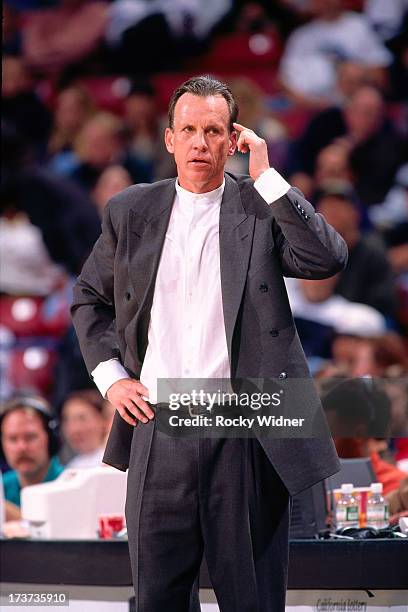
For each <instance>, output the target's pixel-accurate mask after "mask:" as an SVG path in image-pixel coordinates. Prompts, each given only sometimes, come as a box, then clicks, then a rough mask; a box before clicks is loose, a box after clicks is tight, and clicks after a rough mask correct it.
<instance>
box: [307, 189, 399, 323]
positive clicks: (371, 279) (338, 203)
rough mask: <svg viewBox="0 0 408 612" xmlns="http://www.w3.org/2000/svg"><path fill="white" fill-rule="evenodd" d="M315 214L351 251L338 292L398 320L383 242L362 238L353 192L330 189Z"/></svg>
mask: <svg viewBox="0 0 408 612" xmlns="http://www.w3.org/2000/svg"><path fill="white" fill-rule="evenodd" d="M316 210H317V211H318V212H319V213H321V214H322V215H323V216H324V218H325V219H326V221H327V222H328V223H330V225H332V226H333V227H334V229H335V230H336V231H338V232H339V234H340V235H341V236H342V237H343V238H344V240H345V241H346V243H347V246H348V249H349V258H348V262H347V266H346V268H345V269H344V270H343V271H342V272H341V273H340V275H339V277H338V280H337V284H336V287H335V292H336V293H337V294H339V295H341V296H343V297H344V298H346V299H347V300H350V301H352V302H361V303H362V304H367V305H368V306H371V307H372V308H375V309H377V310H378V311H380V312H381V313H382V314H383V315H385V316H389V317H393V316H395V313H396V294H395V281H394V276H393V273H392V269H391V266H390V264H389V262H388V259H387V254H386V251H385V249H384V247H383V246H382V244H381V241H380V240H378V239H377V240H376V239H374V237H370V236H367V235H365V236H363V235H362V234H361V232H360V229H359V227H360V220H361V213H360V210H359V207H358V204H357V203H356V199H355V196H353V191H352V190H350V189H348V190H347V188H345V187H343V186H336V185H333V187H332V188H331V189H330V188H329V187H328V188H327V191H326V192H325V193H323V194H322V195H321V197H320V198H319V199H318V200H317V202H316Z"/></svg>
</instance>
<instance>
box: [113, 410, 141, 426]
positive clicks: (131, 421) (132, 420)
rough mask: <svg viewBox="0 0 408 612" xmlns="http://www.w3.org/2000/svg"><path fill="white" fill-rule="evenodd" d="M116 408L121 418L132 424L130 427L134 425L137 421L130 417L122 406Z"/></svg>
mask: <svg viewBox="0 0 408 612" xmlns="http://www.w3.org/2000/svg"><path fill="white" fill-rule="evenodd" d="M116 410H117V411H118V412H119V414H120V416H121V417H122V419H123V420H124V421H126V423H129V425H132V427H135V425H137V421H136V420H135V419H132V417H131V416H130V415H129V414H128V413H127V412H126V410H125V408H124V406H120V408H117V409H116Z"/></svg>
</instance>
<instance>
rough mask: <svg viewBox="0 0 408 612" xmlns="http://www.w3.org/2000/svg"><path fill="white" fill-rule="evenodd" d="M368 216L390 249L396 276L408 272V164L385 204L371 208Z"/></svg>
mask: <svg viewBox="0 0 408 612" xmlns="http://www.w3.org/2000/svg"><path fill="white" fill-rule="evenodd" d="M368 216H369V218H370V221H371V222H372V223H373V225H374V226H375V227H376V228H377V230H379V231H381V234H382V236H383V238H384V240H385V243H386V245H387V247H388V258H389V260H390V263H391V265H392V267H393V270H394V272H395V273H396V274H401V273H403V272H407V271H408V243H407V236H408V164H404V165H403V166H401V168H400V169H399V170H398V172H397V174H396V176H395V183H394V185H393V186H392V187H391V189H390V191H389V192H388V193H387V195H386V197H385V200H384V202H382V203H381V204H377V205H375V206H370V208H369V210H368Z"/></svg>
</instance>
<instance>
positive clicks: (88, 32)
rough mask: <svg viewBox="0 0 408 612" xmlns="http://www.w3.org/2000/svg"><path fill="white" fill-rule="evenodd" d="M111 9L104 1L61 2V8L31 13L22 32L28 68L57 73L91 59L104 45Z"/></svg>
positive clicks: (64, 0) (59, 6)
mask: <svg viewBox="0 0 408 612" xmlns="http://www.w3.org/2000/svg"><path fill="white" fill-rule="evenodd" d="M108 6H109V5H108V3H107V2H103V1H101V0H91V1H88V0H61V2H60V3H59V4H58V6H55V7H51V8H45V9H44V10H41V9H40V10H36V11H33V12H32V13H30V15H29V16H26V19H25V22H24V27H23V30H22V37H23V41H22V47H23V56H24V58H25V60H26V62H27V64H28V65H29V66H30V67H31V68H33V69H34V70H36V71H41V72H45V73H56V72H59V71H61V70H62V69H63V68H65V67H66V66H68V65H70V64H73V63H78V62H80V61H81V60H83V59H85V58H88V57H89V55H90V54H91V53H92V52H93V51H94V50H95V49H97V48H98V46H99V44H100V43H101V41H102V38H103V34H104V31H105V27H106V22H107V11H108Z"/></svg>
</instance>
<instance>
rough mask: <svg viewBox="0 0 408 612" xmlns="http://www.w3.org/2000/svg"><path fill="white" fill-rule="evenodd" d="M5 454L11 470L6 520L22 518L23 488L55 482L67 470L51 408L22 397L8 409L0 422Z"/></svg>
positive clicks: (6, 489) (5, 478) (7, 478)
mask: <svg viewBox="0 0 408 612" xmlns="http://www.w3.org/2000/svg"><path fill="white" fill-rule="evenodd" d="M0 433H1V452H2V454H4V457H5V459H6V461H7V463H8V465H9V466H10V468H11V470H9V471H7V472H6V473H5V474H3V484H4V496H5V499H6V500H7V502H8V504H7V505H6V519H7V520H11V519H16V518H19V510H18V508H19V506H20V503H21V502H20V493H21V489H22V488H24V487H27V486H30V485H34V484H39V483H42V482H50V481H51V480H55V478H57V477H58V476H59V475H60V474H61V472H62V471H63V467H62V465H61V464H60V462H59V461H58V458H57V457H56V454H57V452H58V450H59V442H58V438H57V437H56V433H55V421H54V420H53V417H52V414H51V411H50V407H49V406H48V404H47V403H46V402H45V401H44V400H43V399H42V398H38V397H19V398H14V399H12V400H10V401H9V402H8V403H6V405H5V406H4V410H3V412H2V415H1V420H0Z"/></svg>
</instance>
